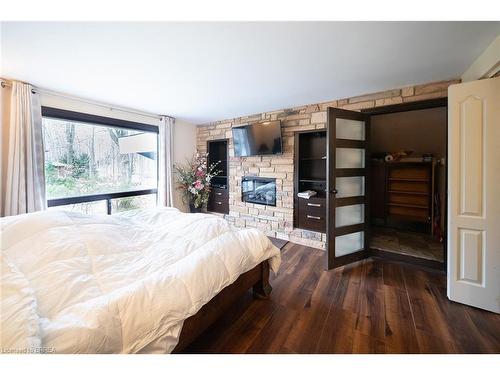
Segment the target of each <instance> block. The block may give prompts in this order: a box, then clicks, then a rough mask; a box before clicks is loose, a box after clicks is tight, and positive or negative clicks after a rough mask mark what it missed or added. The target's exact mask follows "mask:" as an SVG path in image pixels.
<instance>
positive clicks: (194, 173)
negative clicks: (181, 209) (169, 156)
mask: <svg viewBox="0 0 500 375" xmlns="http://www.w3.org/2000/svg"><path fill="white" fill-rule="evenodd" d="M207 156H208V154H200V153H199V152H197V153H196V154H194V155H193V157H192V158H191V160H187V162H186V164H185V165H178V164H175V165H174V168H175V171H176V172H177V176H178V186H177V188H178V189H179V190H181V191H182V195H183V199H184V202H185V203H189V207H190V209H191V212H200V211H201V209H202V207H203V206H205V205H206V204H207V202H208V196H209V194H210V190H211V189H210V181H211V180H212V178H213V177H214V176H217V175H218V174H219V173H220V171H218V170H215V168H216V167H217V165H218V164H219V162H217V163H214V164H211V165H210V166H207Z"/></svg>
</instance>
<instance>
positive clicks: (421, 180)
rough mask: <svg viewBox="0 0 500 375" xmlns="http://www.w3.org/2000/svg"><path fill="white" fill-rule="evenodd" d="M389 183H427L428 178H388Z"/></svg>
mask: <svg viewBox="0 0 500 375" xmlns="http://www.w3.org/2000/svg"><path fill="white" fill-rule="evenodd" d="M389 181H404V182H429V181H430V179H429V178H394V177H389Z"/></svg>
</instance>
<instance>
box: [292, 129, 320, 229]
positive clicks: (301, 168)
mask: <svg viewBox="0 0 500 375" xmlns="http://www.w3.org/2000/svg"><path fill="white" fill-rule="evenodd" d="M326 139H327V138H326V131H324V130H312V131H301V132H296V133H295V142H294V144H295V155H294V173H295V181H294V226H295V227H296V228H301V229H307V230H312V231H315V232H321V233H325V232H326V194H325V190H326ZM306 190H313V191H315V192H316V193H317V195H316V196H314V197H311V198H309V199H304V198H299V197H298V196H297V193H299V192H301V191H306Z"/></svg>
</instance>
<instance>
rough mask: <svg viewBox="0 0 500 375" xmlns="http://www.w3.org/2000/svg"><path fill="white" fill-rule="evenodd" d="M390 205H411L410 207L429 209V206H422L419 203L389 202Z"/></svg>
mask: <svg viewBox="0 0 500 375" xmlns="http://www.w3.org/2000/svg"><path fill="white" fill-rule="evenodd" d="M387 204H388V205H389V206H396V207H409V208H420V209H424V210H427V209H429V206H427V205H426V206H422V205H418V204H409V203H387Z"/></svg>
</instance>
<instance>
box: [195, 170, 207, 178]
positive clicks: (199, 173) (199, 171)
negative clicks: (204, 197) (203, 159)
mask: <svg viewBox="0 0 500 375" xmlns="http://www.w3.org/2000/svg"><path fill="white" fill-rule="evenodd" d="M195 175H196V177H199V178H203V177H205V172H203V170H201V169H200V168H198V170H197V171H196V173H195Z"/></svg>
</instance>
